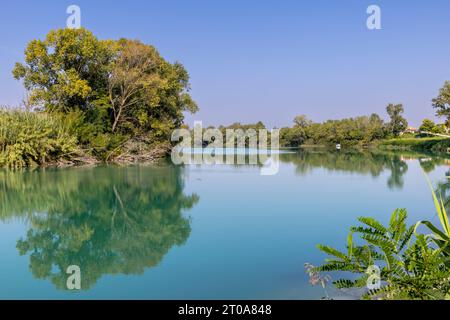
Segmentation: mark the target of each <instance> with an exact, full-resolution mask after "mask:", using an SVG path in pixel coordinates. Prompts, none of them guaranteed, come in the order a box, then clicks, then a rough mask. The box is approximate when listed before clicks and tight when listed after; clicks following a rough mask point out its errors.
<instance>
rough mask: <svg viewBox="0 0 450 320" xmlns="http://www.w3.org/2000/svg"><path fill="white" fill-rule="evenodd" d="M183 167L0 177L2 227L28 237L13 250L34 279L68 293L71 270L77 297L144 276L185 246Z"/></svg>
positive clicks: (193, 198) (188, 201)
mask: <svg viewBox="0 0 450 320" xmlns="http://www.w3.org/2000/svg"><path fill="white" fill-rule="evenodd" d="M182 173H183V169H182V168H181V167H173V166H163V167H156V168H155V167H151V168H150V167H138V166H136V167H126V168H125V167H98V168H77V169H67V170H38V171H35V172H22V173H17V172H16V173H13V172H8V171H2V172H0V176H1V181H2V183H1V185H0V190H1V192H0V197H1V198H0V201H1V203H2V206H1V209H0V214H1V218H2V220H8V219H11V218H17V217H20V218H22V219H25V220H26V221H27V222H28V223H29V225H30V229H29V230H28V232H27V235H26V237H25V238H24V239H20V240H19V241H18V242H17V248H18V250H19V252H20V254H22V255H25V254H30V269H31V272H32V274H33V276H34V277H36V278H38V279H50V280H51V282H52V283H53V284H54V285H55V286H56V287H57V288H59V289H66V280H67V277H68V275H67V274H66V269H67V267H68V266H70V265H78V266H79V267H80V268H81V272H82V282H81V284H82V289H89V288H90V287H92V286H93V285H94V284H95V283H96V281H97V280H98V279H99V278H100V277H102V275H105V274H142V273H143V272H144V271H145V270H146V269H147V268H151V267H154V266H156V265H158V263H160V262H161V260H162V259H163V257H164V256H165V255H166V254H167V252H168V251H169V250H170V249H171V248H172V247H173V246H175V245H178V246H179V245H182V244H184V243H185V242H186V240H187V239H188V237H189V235H190V232H191V227H190V220H189V218H187V217H185V216H184V215H183V212H184V211H186V210H188V209H190V208H192V207H193V206H194V205H195V204H196V203H197V202H198V200H199V198H198V196H197V195H195V194H194V195H190V196H187V195H185V194H184V193H183V189H184V186H183V177H182Z"/></svg>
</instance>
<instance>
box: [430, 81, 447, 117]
mask: <svg viewBox="0 0 450 320" xmlns="http://www.w3.org/2000/svg"><path fill="white" fill-rule="evenodd" d="M432 103H433V108H435V109H436V115H437V116H439V117H445V118H447V120H450V81H446V82H445V84H444V86H443V87H442V88H441V89H440V90H439V95H438V96H437V97H436V98H434V99H433V100H432Z"/></svg>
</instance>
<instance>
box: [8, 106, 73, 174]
mask: <svg viewBox="0 0 450 320" xmlns="http://www.w3.org/2000/svg"><path fill="white" fill-rule="evenodd" d="M76 150H77V141H76V137H75V136H74V135H72V134H71V133H70V128H69V124H68V123H67V122H65V121H62V118H60V117H58V116H56V115H55V116H50V115H48V114H44V113H38V112H25V111H21V110H17V109H15V110H7V109H2V110H0V166H8V167H25V166H33V165H44V164H46V163H48V162H53V161H56V160H58V159H60V158H70V156H71V154H72V153H74V152H75V151H76Z"/></svg>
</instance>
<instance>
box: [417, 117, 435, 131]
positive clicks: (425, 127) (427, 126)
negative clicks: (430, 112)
mask: <svg viewBox="0 0 450 320" xmlns="http://www.w3.org/2000/svg"><path fill="white" fill-rule="evenodd" d="M435 126H436V124H435V123H434V121H431V120H430V119H424V120H423V122H422V125H421V126H420V127H419V130H420V131H425V132H431V130H433V128H434V127H435Z"/></svg>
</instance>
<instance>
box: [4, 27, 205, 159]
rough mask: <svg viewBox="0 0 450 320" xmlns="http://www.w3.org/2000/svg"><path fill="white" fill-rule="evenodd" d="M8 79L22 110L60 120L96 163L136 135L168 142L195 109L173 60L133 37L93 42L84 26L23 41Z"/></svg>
mask: <svg viewBox="0 0 450 320" xmlns="http://www.w3.org/2000/svg"><path fill="white" fill-rule="evenodd" d="M13 75H14V77H15V78H16V79H17V80H22V81H23V84H24V86H25V88H26V89H27V91H28V92H29V99H28V102H29V105H30V106H32V107H34V109H35V110H39V111H41V112H46V113H47V114H52V115H53V114H55V113H56V114H64V115H66V117H63V118H62V119H63V121H64V120H65V118H67V121H68V122H70V126H71V127H72V128H73V132H72V133H73V134H74V135H75V138H76V139H77V140H78V143H79V144H80V147H81V149H84V150H87V152H88V153H90V154H91V155H94V156H95V157H97V158H99V159H102V160H105V159H109V158H110V157H111V155H114V154H120V151H121V150H120V149H121V146H122V145H124V144H125V143H126V142H127V141H132V140H134V139H141V137H145V138H146V139H148V138H152V139H153V140H154V142H156V141H159V142H166V141H169V139H170V135H171V132H172V131H173V129H176V128H178V127H180V126H181V125H182V123H183V120H184V112H196V111H197V109H198V107H197V105H196V103H195V102H194V101H193V99H192V98H191V96H190V94H189V90H190V85H189V74H188V73H187V71H186V69H185V68H184V67H183V66H182V65H181V64H180V63H178V62H176V63H173V64H171V63H169V62H167V61H166V60H164V59H163V58H162V57H161V56H160V54H159V53H158V51H157V50H156V49H155V48H154V47H153V46H150V45H146V44H143V43H141V42H139V41H137V40H127V39H121V40H118V41H112V40H99V39H97V38H96V37H95V36H94V35H93V34H92V33H91V32H90V31H88V30H86V29H60V30H54V31H51V32H50V33H49V34H48V35H47V36H46V38H45V39H44V40H33V41H31V42H30V43H29V44H28V46H27V48H26V49H25V61H24V63H17V64H16V65H15V67H14V70H13ZM18 148H19V149H21V148H22V149H27V147H26V146H22V145H21V146H18ZM17 152H19V153H20V152H29V151H17ZM17 152H15V153H17ZM11 161H12V160H11ZM26 164H28V163H26Z"/></svg>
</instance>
